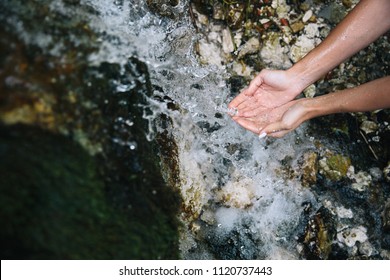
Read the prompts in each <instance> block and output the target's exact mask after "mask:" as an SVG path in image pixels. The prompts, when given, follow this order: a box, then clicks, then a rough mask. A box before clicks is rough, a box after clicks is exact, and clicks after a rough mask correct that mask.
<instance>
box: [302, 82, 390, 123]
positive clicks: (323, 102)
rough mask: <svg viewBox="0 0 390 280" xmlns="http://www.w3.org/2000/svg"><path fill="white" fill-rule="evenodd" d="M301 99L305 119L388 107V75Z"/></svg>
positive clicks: (389, 104)
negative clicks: (353, 86)
mask: <svg viewBox="0 0 390 280" xmlns="http://www.w3.org/2000/svg"><path fill="white" fill-rule="evenodd" d="M303 101H304V102H305V104H304V106H305V108H306V112H307V114H305V118H306V119H311V118H315V117H318V116H323V115H329V114H335V113H346V112H365V111H374V110H377V109H384V108H390V76H388V77H384V78H381V79H377V80H374V81H371V82H368V83H366V84H363V85H360V86H358V87H355V88H350V89H345V90H342V91H339V92H334V93H330V94H327V95H323V96H320V97H316V98H313V99H305V100H303Z"/></svg>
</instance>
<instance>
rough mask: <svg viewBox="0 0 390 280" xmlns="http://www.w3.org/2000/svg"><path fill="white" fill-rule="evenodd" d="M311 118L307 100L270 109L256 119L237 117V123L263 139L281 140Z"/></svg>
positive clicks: (294, 101)
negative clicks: (268, 137)
mask: <svg viewBox="0 0 390 280" xmlns="http://www.w3.org/2000/svg"><path fill="white" fill-rule="evenodd" d="M308 118H309V114H308V107H307V106H306V99H305V98H303V99H298V100H293V101H290V102H288V103H286V104H284V105H282V106H279V107H277V108H274V109H269V110H267V111H266V112H265V113H263V114H259V115H257V116H255V117H250V118H244V117H237V118H236V122H237V123H238V124H240V125H241V126H242V127H244V128H245V129H248V130H250V131H252V132H254V133H256V134H259V135H260V136H261V137H264V136H270V137H275V138H280V137H283V136H284V135H286V134H287V133H289V132H290V131H292V130H294V129H296V128H297V127H298V126H299V125H300V124H302V123H303V122H304V121H306V120H307V119H308Z"/></svg>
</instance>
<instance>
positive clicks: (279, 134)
mask: <svg viewBox="0 0 390 280" xmlns="http://www.w3.org/2000/svg"><path fill="white" fill-rule="evenodd" d="M289 132H291V130H282V131H278V132H275V133H270V134H268V135H267V136H269V137H273V138H282V137H283V136H285V135H286V134H288V133H289Z"/></svg>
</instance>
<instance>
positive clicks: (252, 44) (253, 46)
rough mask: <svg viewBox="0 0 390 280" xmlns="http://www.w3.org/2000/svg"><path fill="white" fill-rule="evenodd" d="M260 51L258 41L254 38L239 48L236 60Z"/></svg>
mask: <svg viewBox="0 0 390 280" xmlns="http://www.w3.org/2000/svg"><path fill="white" fill-rule="evenodd" d="M259 49H260V41H259V39H258V38H256V37H252V38H250V39H249V40H248V41H247V42H246V43H245V44H244V45H242V46H241V47H240V48H239V52H238V56H237V58H238V59H240V58H242V57H243V56H245V55H247V54H254V53H257V52H258V51H259Z"/></svg>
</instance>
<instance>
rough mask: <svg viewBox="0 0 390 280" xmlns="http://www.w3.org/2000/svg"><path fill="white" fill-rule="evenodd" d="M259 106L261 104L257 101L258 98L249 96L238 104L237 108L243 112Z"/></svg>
mask: <svg viewBox="0 0 390 280" xmlns="http://www.w3.org/2000/svg"><path fill="white" fill-rule="evenodd" d="M259 106H260V104H258V102H256V99H254V98H252V97H250V98H248V100H245V101H244V102H242V103H241V104H240V105H238V106H237V107H236V108H237V110H238V111H239V112H240V113H241V112H246V111H252V110H254V109H256V108H257V107H259Z"/></svg>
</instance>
